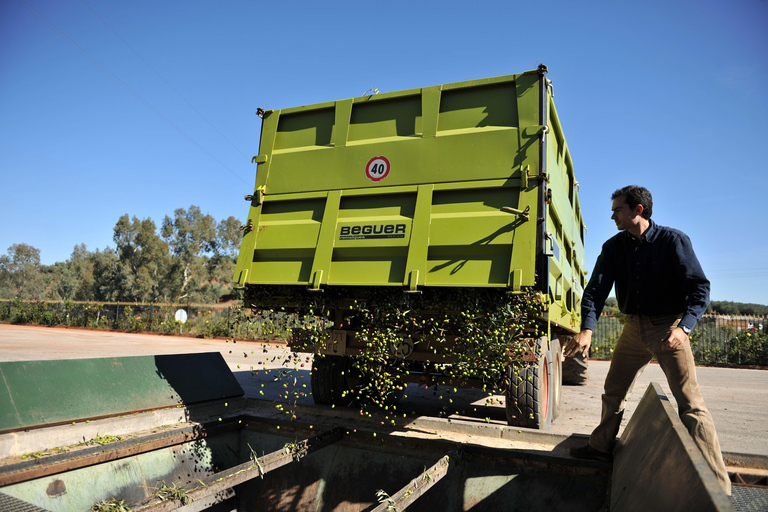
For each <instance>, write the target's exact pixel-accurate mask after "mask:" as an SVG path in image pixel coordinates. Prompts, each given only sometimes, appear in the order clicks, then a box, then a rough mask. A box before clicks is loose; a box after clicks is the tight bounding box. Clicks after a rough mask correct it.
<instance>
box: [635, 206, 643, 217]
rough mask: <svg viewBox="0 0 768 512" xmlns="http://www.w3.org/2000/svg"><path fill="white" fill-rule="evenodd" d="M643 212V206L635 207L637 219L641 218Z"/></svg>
mask: <svg viewBox="0 0 768 512" xmlns="http://www.w3.org/2000/svg"><path fill="white" fill-rule="evenodd" d="M643 210H645V208H643V205H641V204H638V205H637V206H635V215H637V216H639V217H642V216H643Z"/></svg>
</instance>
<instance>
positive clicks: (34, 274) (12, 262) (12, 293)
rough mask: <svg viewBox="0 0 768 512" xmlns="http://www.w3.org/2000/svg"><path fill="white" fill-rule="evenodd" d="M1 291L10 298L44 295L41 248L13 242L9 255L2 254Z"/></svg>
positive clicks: (30, 297) (37, 297)
mask: <svg viewBox="0 0 768 512" xmlns="http://www.w3.org/2000/svg"><path fill="white" fill-rule="evenodd" d="M0 291H2V293H3V294H4V295H7V296H8V298H12V297H21V298H22V299H42V298H43V297H44V295H43V293H44V291H45V287H44V281H43V274H42V270H41V268H40V250H39V249H36V248H35V247H32V246H31V245H27V244H13V245H12V246H10V247H9V248H8V254H7V255H3V256H0Z"/></svg>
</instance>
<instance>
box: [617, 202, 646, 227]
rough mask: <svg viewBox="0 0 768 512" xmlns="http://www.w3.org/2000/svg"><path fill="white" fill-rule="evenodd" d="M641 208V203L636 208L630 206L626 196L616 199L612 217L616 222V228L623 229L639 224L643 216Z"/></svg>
mask: <svg viewBox="0 0 768 512" xmlns="http://www.w3.org/2000/svg"><path fill="white" fill-rule="evenodd" d="M641 208H642V206H640V205H637V206H636V207H635V209H634V210H633V209H632V208H630V207H629V205H628V204H627V200H626V199H625V197H624V196H621V197H617V198H616V199H614V200H613V206H611V209H612V210H613V215H611V219H613V221H614V222H616V228H617V229H619V230H620V231H623V230H625V229H629V228H631V227H632V226H634V225H635V224H637V222H638V220H639V219H640V217H641V215H640V214H641V213H642V211H641Z"/></svg>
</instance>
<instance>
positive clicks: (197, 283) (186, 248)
mask: <svg viewBox="0 0 768 512" xmlns="http://www.w3.org/2000/svg"><path fill="white" fill-rule="evenodd" d="M161 233H162V236H163V240H165V241H166V242H167V243H168V246H169V247H170V249H171V251H172V253H173V256H174V260H173V264H172V266H171V272H170V275H169V278H170V282H171V283H172V287H173V289H174V290H175V292H176V298H177V300H180V299H182V298H186V299H187V300H191V301H205V300H210V296H209V295H210V294H209V293H206V292H207V290H206V288H207V287H208V285H209V284H210V279H209V274H210V269H209V267H208V265H207V263H208V260H209V257H210V255H213V254H215V253H216V252H217V250H218V248H219V242H218V240H217V224H216V219H214V218H213V217H212V216H211V215H208V214H203V213H202V211H200V208H199V207H198V206H194V205H192V206H190V207H189V210H185V209H184V208H178V209H176V210H175V211H174V212H173V218H170V217H168V216H167V215H166V216H165V219H163V227H162V231H161Z"/></svg>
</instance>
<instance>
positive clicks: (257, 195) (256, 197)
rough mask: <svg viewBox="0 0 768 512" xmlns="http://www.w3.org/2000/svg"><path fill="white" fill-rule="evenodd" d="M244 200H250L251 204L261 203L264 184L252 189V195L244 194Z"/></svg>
mask: <svg viewBox="0 0 768 512" xmlns="http://www.w3.org/2000/svg"><path fill="white" fill-rule="evenodd" d="M245 200H246V201H250V202H251V206H259V205H260V204H261V203H263V202H264V185H262V186H260V187H259V188H257V189H256V190H254V194H253V195H250V194H249V195H247V196H245Z"/></svg>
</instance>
